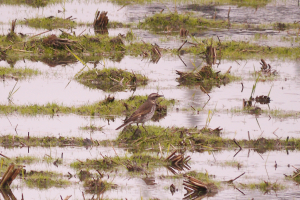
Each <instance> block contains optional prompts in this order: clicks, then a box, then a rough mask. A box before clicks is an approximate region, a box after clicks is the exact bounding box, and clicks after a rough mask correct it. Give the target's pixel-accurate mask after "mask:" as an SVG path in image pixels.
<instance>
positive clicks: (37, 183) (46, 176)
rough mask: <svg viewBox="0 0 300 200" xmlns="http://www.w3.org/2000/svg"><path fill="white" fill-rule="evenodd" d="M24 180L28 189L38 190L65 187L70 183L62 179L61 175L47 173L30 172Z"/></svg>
mask: <svg viewBox="0 0 300 200" xmlns="http://www.w3.org/2000/svg"><path fill="white" fill-rule="evenodd" d="M24 180H25V183H26V185H27V186H28V187H30V188H34V187H38V188H40V189H48V188H51V187H66V186H68V185H70V184H71V182H70V181H68V180H66V179H63V176H62V174H57V173H55V172H47V171H45V172H44V171H30V172H28V173H26V174H25V176H24Z"/></svg>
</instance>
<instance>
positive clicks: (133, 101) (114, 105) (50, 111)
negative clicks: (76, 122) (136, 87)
mask: <svg viewBox="0 0 300 200" xmlns="http://www.w3.org/2000/svg"><path fill="white" fill-rule="evenodd" d="M147 98H148V97H147V96H133V97H130V98H129V99H121V100H114V101H112V102H109V101H107V100H103V101H99V102H96V103H94V104H90V105H82V106H79V107H75V106H71V107H67V106H64V105H58V104H56V103H48V104H46V105H37V104H32V105H14V104H10V105H0V113H3V114H10V113H18V114H21V115H38V114H44V115H54V114H58V113H64V114H70V113H74V114H77V115H91V116H95V115H97V116H100V117H101V116H103V117H106V116H108V115H109V116H120V115H123V114H128V115H129V114H131V113H133V112H134V111H135V110H136V109H137V108H138V107H139V106H140V105H141V104H143V103H144V102H145V101H146V100H147ZM174 103H175V100H174V99H171V100H167V99H162V100H160V101H159V105H160V106H161V107H165V111H164V112H166V109H167V106H170V105H173V104H174ZM125 105H126V106H125Z"/></svg>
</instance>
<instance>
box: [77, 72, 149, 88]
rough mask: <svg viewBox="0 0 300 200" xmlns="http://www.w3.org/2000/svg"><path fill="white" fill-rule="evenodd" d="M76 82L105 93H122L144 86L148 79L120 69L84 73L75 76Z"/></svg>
mask: <svg viewBox="0 0 300 200" xmlns="http://www.w3.org/2000/svg"><path fill="white" fill-rule="evenodd" d="M76 80H77V81H79V82H80V83H82V84H84V85H85V86H87V87H89V88H93V89H95V88H97V89H101V90H104V91H106V92H116V91H123V90H126V89H127V88H130V87H137V86H141V85H146V84H147V81H148V78H147V77H146V76H144V75H141V74H136V73H131V72H128V71H125V70H122V69H116V68H103V69H101V70H99V69H92V70H88V71H84V72H82V73H81V74H79V75H77V76H76Z"/></svg>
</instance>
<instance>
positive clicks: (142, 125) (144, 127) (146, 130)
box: [142, 124, 149, 134]
mask: <svg viewBox="0 0 300 200" xmlns="http://www.w3.org/2000/svg"><path fill="white" fill-rule="evenodd" d="M142 127H143V128H144V129H145V131H146V133H147V134H149V133H148V131H147V130H146V128H145V127H144V124H142Z"/></svg>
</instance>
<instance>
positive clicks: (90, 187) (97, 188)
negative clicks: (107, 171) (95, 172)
mask: <svg viewBox="0 0 300 200" xmlns="http://www.w3.org/2000/svg"><path fill="white" fill-rule="evenodd" d="M112 186H114V185H113V184H112V183H109V182H107V181H105V180H101V179H99V178H97V179H94V178H93V179H85V180H84V182H83V187H84V189H85V191H86V192H88V193H91V194H101V193H103V192H105V191H107V190H109V189H111V188H112Z"/></svg>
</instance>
